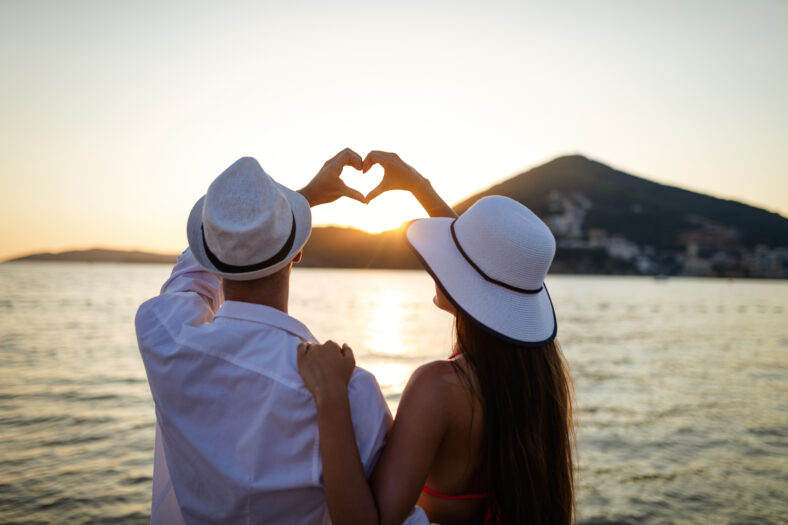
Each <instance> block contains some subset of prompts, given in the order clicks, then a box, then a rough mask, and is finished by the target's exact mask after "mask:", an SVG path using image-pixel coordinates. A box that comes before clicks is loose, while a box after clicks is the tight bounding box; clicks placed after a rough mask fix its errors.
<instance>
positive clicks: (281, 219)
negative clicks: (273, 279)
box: [186, 157, 312, 281]
mask: <svg viewBox="0 0 788 525" xmlns="http://www.w3.org/2000/svg"><path fill="white" fill-rule="evenodd" d="M311 233H312V212H311V210H310V208H309V203H308V202H307V200H306V199H305V198H304V197H303V196H302V195H301V194H299V193H298V192H295V191H293V190H291V189H289V188H287V187H285V186H283V185H281V184H279V183H278V182H276V181H275V180H274V179H272V178H271V177H270V176H269V175H268V174H267V173H266V172H265V171H263V168H262V167H261V166H260V164H259V163H258V162H257V160H255V159H253V158H251V157H243V158H241V159H238V160H237V161H236V162H234V163H233V164H232V165H231V166H230V167H229V168H227V169H226V170H224V172H222V174H221V175H219V176H218V177H217V178H216V179H215V180H214V181H213V182H212V183H211V185H210V187H209V188H208V191H207V192H206V194H205V195H204V196H203V197H201V198H200V199H199V200H198V201H197V202H196V203H195V205H194V207H193V208H192V211H191V213H190V214H189V220H188V223H187V226H186V235H187V237H188V240H189V248H190V249H191V251H192V255H193V256H194V258H195V260H196V261H197V263H198V264H199V265H200V266H202V267H203V268H205V269H206V270H208V271H210V272H212V273H214V274H216V275H219V276H221V277H223V278H226V279H229V280H234V281H249V280H252V279H259V278H261V277H265V276H267V275H271V274H273V273H276V272H277V271H279V270H281V269H282V268H284V267H285V266H287V265H288V264H289V263H290V261H291V260H292V259H293V258H294V257H295V256H296V255H297V254H298V252H299V251H300V250H301V249H302V248H303V247H304V245H305V244H306V242H307V240H308V239H309V236H310V234H311Z"/></svg>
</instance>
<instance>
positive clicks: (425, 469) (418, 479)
mask: <svg viewBox="0 0 788 525" xmlns="http://www.w3.org/2000/svg"><path fill="white" fill-rule="evenodd" d="M446 373H447V368H446V363H445V362H441V361H434V362H431V363H427V364H425V365H422V366H421V367H419V368H418V369H416V371H415V372H414V373H413V375H412V376H411V378H410V380H409V381H408V384H407V386H406V387H405V390H404V391H403V392H402V397H401V398H400V402H399V407H398V408H397V417H396V418H395V419H394V425H393V426H392V428H391V432H389V436H388V441H387V443H386V446H385V447H384V448H383V453H382V454H381V456H380V460H378V464H377V466H376V467H375V471H374V472H373V474H372V490H373V492H374V495H375V501H376V502H377V506H378V512H379V514H380V521H381V524H383V525H390V524H391V525H393V524H397V525H398V524H400V523H402V521H403V520H404V519H405V517H406V516H407V515H408V513H409V512H410V510H411V509H412V508H413V506H414V505H416V502H417V501H418V499H419V496H420V495H421V491H422V488H423V487H424V483H425V482H426V480H427V475H428V474H429V473H430V469H431V468H432V464H433V463H434V460H435V456H436V455H437V453H438V449H439V447H440V445H441V442H442V441H443V438H444V435H445V434H446V429H447V428H448V411H447V406H446V396H445V392H444V388H445V381H444V375H445V374H446ZM450 373H452V372H450Z"/></svg>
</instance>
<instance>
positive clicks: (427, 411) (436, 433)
mask: <svg viewBox="0 0 788 525" xmlns="http://www.w3.org/2000/svg"><path fill="white" fill-rule="evenodd" d="M342 350H343V351H344V355H342V353H341V351H340V349H339V346H338V345H336V343H332V342H330V341H329V342H328V343H326V344H324V345H307V344H306V343H304V344H302V345H300V346H299V347H298V369H299V371H300V373H301V377H302V378H303V379H304V384H305V385H306V386H307V388H308V389H309V390H310V391H311V392H312V395H313V396H314V398H315V402H316V404H317V411H318V427H319V428H318V430H319V431H320V452H321V454H322V457H323V482H324V485H325V491H326V502H327V504H328V510H329V514H330V515H331V520H332V521H333V522H334V523H382V524H385V525H388V524H396V525H399V524H401V523H402V522H403V520H405V518H406V517H407V516H408V514H409V513H410V512H411V510H412V509H413V507H414V506H415V505H416V502H417V501H418V499H419V495H420V494H421V489H422V487H423V486H424V482H425V480H426V479H427V475H428V474H429V472H430V467H431V466H432V463H433V460H434V458H435V455H436V454H437V451H438V447H439V446H440V443H441V441H442V440H443V436H444V434H445V429H446V427H447V414H446V407H445V403H444V402H443V400H444V398H445V396H443V395H442V390H441V388H442V386H443V380H442V376H443V374H445V373H446V370H445V364H442V363H441V362H433V363H427V364H426V365H424V366H422V367H420V368H419V369H417V370H416V372H414V374H413V376H412V377H411V378H410V380H409V381H408V385H407V386H406V387H405V391H404V392H403V393H402V398H401V399H400V404H399V409H398V410H397V418H396V419H395V421H394V425H393V427H392V429H391V432H390V433H389V437H388V442H387V443H386V446H385V447H384V449H383V452H382V454H381V457H380V460H379V461H378V464H377V466H376V467H375V471H374V473H373V488H374V499H373V492H372V490H371V489H370V486H369V484H368V483H367V480H366V478H365V477H364V470H363V468H362V467H361V461H360V460H359V454H358V449H357V447H356V442H355V438H354V435H353V427H352V422H351V418H350V406H349V404H348V401H347V381H348V379H349V378H350V374H351V373H352V367H350V364H351V363H353V362H354V361H353V354H352V351H351V350H350V348H349V347H347V345H345V346H343V347H342Z"/></svg>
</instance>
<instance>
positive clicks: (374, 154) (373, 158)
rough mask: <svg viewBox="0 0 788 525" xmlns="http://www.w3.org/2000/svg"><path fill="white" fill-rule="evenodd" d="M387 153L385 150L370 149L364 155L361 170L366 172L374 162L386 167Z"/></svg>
mask: <svg viewBox="0 0 788 525" xmlns="http://www.w3.org/2000/svg"><path fill="white" fill-rule="evenodd" d="M389 155H390V153H387V152H385V151H377V150H375V151H370V152H369V153H367V156H366V157H364V163H363V165H362V167H361V171H363V172H364V173H366V172H368V171H369V169H370V168H371V167H372V166H374V165H375V164H380V165H381V166H383V167H384V168H385V167H386V166H385V163H386V161H387V160H388V158H389Z"/></svg>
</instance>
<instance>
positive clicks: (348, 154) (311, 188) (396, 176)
mask: <svg viewBox="0 0 788 525" xmlns="http://www.w3.org/2000/svg"><path fill="white" fill-rule="evenodd" d="M375 164H379V165H380V166H381V167H382V168H383V178H382V179H381V181H380V182H379V183H378V185H377V186H375V187H374V188H373V189H372V190H371V191H370V192H369V193H367V195H366V196H365V195H363V194H362V193H361V192H360V191H358V190H356V189H354V188H351V187H350V186H348V185H347V184H345V182H344V181H343V180H342V178H341V176H342V170H343V169H344V168H345V167H346V166H350V167H353V168H355V169H357V170H360V171H362V172H363V173H367V172H368V171H369V170H370V169H371V168H372V167H373V166H374V165H375ZM424 181H425V179H424V177H422V176H421V175H420V174H419V173H418V172H417V171H416V170H414V169H413V168H412V167H411V166H409V165H407V164H405V162H404V161H403V160H402V159H400V158H399V156H398V155H397V154H396V153H388V152H385V151H371V152H369V153H368V154H367V156H366V158H365V159H363V160H362V159H361V156H360V155H359V154H358V153H356V152H355V151H353V150H351V149H349V148H345V149H344V150H342V151H340V152H339V153H337V154H336V155H335V156H334V157H333V158H331V159H329V160H328V161H326V163H325V164H324V165H323V167H322V168H321V169H320V171H319V172H318V173H317V175H315V177H314V178H313V179H312V180H311V181H310V183H309V184H307V185H306V186H305V187H304V188H303V189H302V190H300V191H301V194H302V195H304V197H306V198H307V200H308V201H309V204H310V205H311V206H317V205H319V204H326V203H329V202H333V201H335V200H337V199H338V198H340V197H350V198H351V199H355V200H357V201H359V202H362V203H364V204H369V202H371V201H372V200H373V199H374V198H376V197H377V196H379V195H380V194H382V193H384V192H387V191H390V190H405V191H411V192H412V191H414V190H415V189H417V188H418V187H419V186H420V185H422V184H423V183H424Z"/></svg>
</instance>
